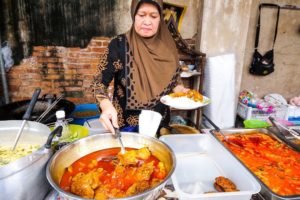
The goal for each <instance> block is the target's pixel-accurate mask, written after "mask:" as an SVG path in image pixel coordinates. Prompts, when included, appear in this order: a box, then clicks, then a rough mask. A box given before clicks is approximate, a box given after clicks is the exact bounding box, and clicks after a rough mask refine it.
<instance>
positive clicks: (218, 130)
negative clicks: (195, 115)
mask: <svg viewBox="0 0 300 200" xmlns="http://www.w3.org/2000/svg"><path fill="white" fill-rule="evenodd" d="M202 116H203V117H204V118H205V119H206V120H207V121H208V122H209V123H210V124H211V125H212V126H213V127H214V129H215V131H216V132H218V133H220V134H221V135H222V136H223V138H224V140H225V142H227V143H230V144H232V145H234V146H236V147H239V148H242V146H241V145H240V144H238V143H236V142H234V141H231V140H230V139H229V137H228V136H227V135H226V134H224V133H223V131H222V130H221V129H220V128H219V127H218V126H217V125H216V124H215V123H214V122H213V121H211V120H210V119H209V118H208V117H207V116H206V115H205V114H204V113H202Z"/></svg>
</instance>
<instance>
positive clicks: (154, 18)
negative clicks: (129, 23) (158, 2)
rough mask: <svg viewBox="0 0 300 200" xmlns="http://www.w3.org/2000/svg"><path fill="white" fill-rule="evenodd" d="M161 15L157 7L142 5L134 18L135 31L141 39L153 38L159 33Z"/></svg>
mask: <svg viewBox="0 0 300 200" xmlns="http://www.w3.org/2000/svg"><path fill="white" fill-rule="evenodd" d="M159 22H160V14H159V11H158V9H157V7H156V6H155V5H153V4H150V3H142V4H141V5H140V7H139V9H138V11H137V12H136V14H135V16H134V29H135V31H136V32H137V33H138V34H139V35H140V36H141V37H152V36H153V35H155V34H156V33H157V30H158V27H159Z"/></svg>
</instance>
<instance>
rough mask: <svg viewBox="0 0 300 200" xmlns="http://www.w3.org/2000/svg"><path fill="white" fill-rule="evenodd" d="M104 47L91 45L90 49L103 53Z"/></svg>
mask: <svg viewBox="0 0 300 200" xmlns="http://www.w3.org/2000/svg"><path fill="white" fill-rule="evenodd" d="M105 49H106V48H103V47H92V48H91V51H92V52H100V53H104V51H105Z"/></svg>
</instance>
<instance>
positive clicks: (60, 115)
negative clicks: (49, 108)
mask: <svg viewBox="0 0 300 200" xmlns="http://www.w3.org/2000/svg"><path fill="white" fill-rule="evenodd" d="M55 115H56V122H55V128H56V127H58V126H62V127H63V131H62V134H61V137H60V140H62V139H66V138H68V137H70V136H71V132H70V129H69V123H68V122H67V120H66V118H65V117H66V114H65V111H64V110H58V111H56V113H55Z"/></svg>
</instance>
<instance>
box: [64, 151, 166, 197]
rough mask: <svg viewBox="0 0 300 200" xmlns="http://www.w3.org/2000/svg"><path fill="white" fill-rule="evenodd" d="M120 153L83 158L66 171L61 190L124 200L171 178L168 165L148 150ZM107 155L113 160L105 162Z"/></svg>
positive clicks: (95, 153)
mask: <svg viewBox="0 0 300 200" xmlns="http://www.w3.org/2000/svg"><path fill="white" fill-rule="evenodd" d="M105 151H110V152H105ZM118 151H119V148H112V149H109V150H100V151H97V152H93V153H91V154H88V155H87V156H84V157H82V158H80V159H79V160H77V161H76V162H74V163H73V164H72V165H71V166H69V167H68V168H67V169H66V172H65V173H64V175H63V177H62V180H61V183H60V186H61V188H62V189H64V190H65V191H68V192H71V193H73V194H75V195H78V196H80V197H84V198H90V199H97V200H102V199H109V198H124V197H128V196H132V195H135V194H138V193H141V192H143V191H145V190H148V189H150V188H152V187H155V186H156V185H158V184H159V183H161V182H162V181H163V180H164V178H165V177H166V176H167V170H166V167H165V165H164V163H163V162H161V161H159V159H158V158H156V157H155V156H153V155H152V154H151V152H150V151H149V149H148V148H146V147H145V148H141V149H132V150H127V151H126V153H125V154H121V153H118V154H117V152H118ZM108 154H109V155H108ZM116 154H117V155H116ZM101 155H102V156H101ZM103 155H105V156H106V157H107V158H110V159H103Z"/></svg>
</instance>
